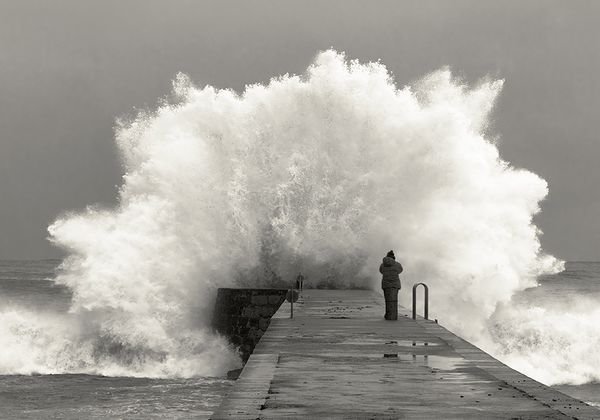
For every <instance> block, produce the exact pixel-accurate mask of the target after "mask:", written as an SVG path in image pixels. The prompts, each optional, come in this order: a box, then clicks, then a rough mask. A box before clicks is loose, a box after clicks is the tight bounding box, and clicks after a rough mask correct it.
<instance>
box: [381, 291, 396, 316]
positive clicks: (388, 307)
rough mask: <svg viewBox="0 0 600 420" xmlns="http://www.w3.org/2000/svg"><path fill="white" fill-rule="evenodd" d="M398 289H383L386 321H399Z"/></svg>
mask: <svg viewBox="0 0 600 420" xmlns="http://www.w3.org/2000/svg"><path fill="white" fill-rule="evenodd" d="M398 290H399V289H398V288H396V287H386V288H385V289H383V296H384V297H385V319H388V320H391V321H395V320H397V319H398Z"/></svg>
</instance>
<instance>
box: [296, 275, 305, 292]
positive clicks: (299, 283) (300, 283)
mask: <svg viewBox="0 0 600 420" xmlns="http://www.w3.org/2000/svg"><path fill="white" fill-rule="evenodd" d="M296 289H298V290H300V291H302V289H304V276H303V275H302V272H299V273H298V277H296Z"/></svg>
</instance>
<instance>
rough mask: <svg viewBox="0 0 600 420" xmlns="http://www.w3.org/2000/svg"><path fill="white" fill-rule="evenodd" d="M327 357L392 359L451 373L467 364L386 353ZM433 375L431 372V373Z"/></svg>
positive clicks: (446, 358)
mask: <svg viewBox="0 0 600 420" xmlns="http://www.w3.org/2000/svg"><path fill="white" fill-rule="evenodd" d="M326 356H327V357H335V358H365V357H366V358H369V359H380V358H384V359H393V360H394V361H398V362H400V363H410V364H414V365H416V366H421V367H426V368H429V369H432V370H439V371H452V370H455V369H457V368H460V367H463V366H465V365H466V364H468V363H467V362H466V361H465V359H463V358H462V357H457V356H440V355H427V354H425V355H422V354H420V355H417V354H413V353H402V352H392V351H390V352H386V353H360V354H357V353H329V352H328V353H327V354H326ZM432 373H433V372H432Z"/></svg>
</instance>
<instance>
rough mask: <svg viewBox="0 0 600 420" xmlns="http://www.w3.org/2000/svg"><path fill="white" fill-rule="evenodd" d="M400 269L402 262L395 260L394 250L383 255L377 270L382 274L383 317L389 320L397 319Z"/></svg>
mask: <svg viewBox="0 0 600 420" xmlns="http://www.w3.org/2000/svg"><path fill="white" fill-rule="evenodd" d="M402 271H403V268H402V264H400V263H399V262H397V261H396V256H395V255H394V251H393V250H392V251H390V252H388V253H387V255H386V256H385V257H383V262H382V263H381V265H380V266H379V272H380V273H381V274H382V275H383V277H382V279H381V288H382V289H383V296H384V298H385V319H387V320H390V321H395V320H397V319H398V291H399V290H400V289H401V288H402V286H401V284H400V276H399V274H400V273H402Z"/></svg>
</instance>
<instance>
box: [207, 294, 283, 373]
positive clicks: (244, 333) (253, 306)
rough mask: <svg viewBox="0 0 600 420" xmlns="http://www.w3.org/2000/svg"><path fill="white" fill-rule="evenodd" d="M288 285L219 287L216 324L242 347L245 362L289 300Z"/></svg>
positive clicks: (224, 333) (235, 343) (214, 323)
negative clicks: (239, 287)
mask: <svg viewBox="0 0 600 420" xmlns="http://www.w3.org/2000/svg"><path fill="white" fill-rule="evenodd" d="M286 293H287V289H219V290H218V292H217V300H216V302H215V311H214V314H213V322H212V325H213V328H214V329H215V330H216V331H217V332H219V333H220V334H222V335H224V336H225V337H227V338H228V339H229V340H230V341H231V343H232V344H233V345H235V346H237V347H239V350H240V354H241V356H242V360H243V361H244V363H246V361H247V360H248V358H249V357H250V355H251V354H252V351H253V350H254V347H256V344H257V343H258V341H259V340H260V338H261V337H262V335H263V334H264V332H265V331H266V330H267V327H268V326H269V323H270V322H271V317H272V316H273V314H275V312H277V309H279V306H281V304H282V303H283V301H284V300H285V294H286Z"/></svg>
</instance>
